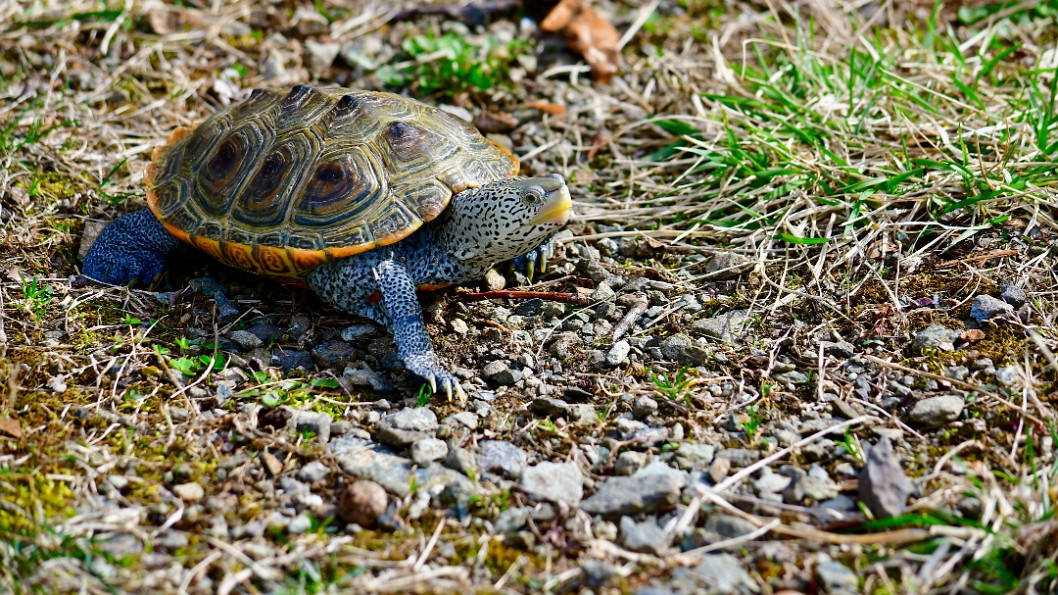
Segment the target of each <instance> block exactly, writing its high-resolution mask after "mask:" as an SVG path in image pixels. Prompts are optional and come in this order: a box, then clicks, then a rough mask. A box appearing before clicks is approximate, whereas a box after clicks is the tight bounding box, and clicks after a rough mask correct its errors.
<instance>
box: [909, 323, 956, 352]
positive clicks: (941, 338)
mask: <svg viewBox="0 0 1058 595" xmlns="http://www.w3.org/2000/svg"><path fill="white" fill-rule="evenodd" d="M960 334H961V333H960V332H959V331H957V330H953V329H950V328H948V327H946V326H944V325H942V324H931V325H929V326H927V327H926V328H925V329H923V330H921V331H919V332H918V333H916V334H915V338H914V339H912V340H911V349H912V350H914V351H915V352H922V350H924V349H939V350H941V351H955V341H957V340H958V339H959V335H960Z"/></svg>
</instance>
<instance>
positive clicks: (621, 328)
mask: <svg viewBox="0 0 1058 595" xmlns="http://www.w3.org/2000/svg"><path fill="white" fill-rule="evenodd" d="M648 305H649V303H648V302H647V296H646V294H642V293H637V294H636V301H634V302H632V307H631V308H629V309H628V312H627V313H626V314H625V316H624V318H622V319H621V322H618V323H617V326H615V327H614V329H613V340H614V341H617V340H618V339H620V338H621V337H623V336H624V334H625V333H627V332H628V331H629V330H630V329H631V328H632V325H633V324H635V321H636V319H638V318H639V317H640V316H642V315H643V312H646V311H647V306H648Z"/></svg>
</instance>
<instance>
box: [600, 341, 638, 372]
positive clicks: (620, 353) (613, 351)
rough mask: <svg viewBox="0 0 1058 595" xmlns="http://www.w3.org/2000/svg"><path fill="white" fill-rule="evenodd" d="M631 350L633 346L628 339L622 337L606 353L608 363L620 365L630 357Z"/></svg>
mask: <svg viewBox="0 0 1058 595" xmlns="http://www.w3.org/2000/svg"><path fill="white" fill-rule="evenodd" d="M631 351H632V347H631V345H629V344H628V341H625V340H623V339H622V340H620V341H618V342H616V343H614V344H613V347H611V348H610V351H609V352H607V354H606V363H607V365H610V366H619V365H621V364H623V363H625V360H627V359H628V354H629V352H631Z"/></svg>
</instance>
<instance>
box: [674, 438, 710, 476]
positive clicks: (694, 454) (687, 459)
mask: <svg viewBox="0 0 1058 595" xmlns="http://www.w3.org/2000/svg"><path fill="white" fill-rule="evenodd" d="M715 455H716V447H714V446H713V445H712V444H688V443H684V444H681V445H680V447H679V449H677V450H676V454H675V455H674V456H673V457H672V464H674V465H676V466H677V467H679V468H680V469H683V470H685V471H692V470H698V469H705V468H706V467H708V466H709V464H710V463H712V462H713V457H714V456H715Z"/></svg>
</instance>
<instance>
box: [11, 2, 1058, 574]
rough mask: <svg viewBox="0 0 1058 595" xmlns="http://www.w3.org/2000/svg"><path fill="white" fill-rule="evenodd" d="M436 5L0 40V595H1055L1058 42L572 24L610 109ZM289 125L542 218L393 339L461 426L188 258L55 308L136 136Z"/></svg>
mask: <svg viewBox="0 0 1058 595" xmlns="http://www.w3.org/2000/svg"><path fill="white" fill-rule="evenodd" d="M431 6H432V7H430V8H425V9H424V8H421V6H420V5H419V4H418V3H407V4H406V5H405V6H401V7H396V8H394V3H374V2H354V3H347V2H346V3H337V2H330V1H328V0H322V1H320V2H316V3H314V4H313V3H304V4H299V3H296V2H265V1H256V0H255V1H251V2H241V3H235V4H230V5H229V4H224V3H200V2H195V1H190V2H184V3H179V4H174V5H167V4H162V3H158V2H153V3H152V2H146V3H142V4H141V3H134V2H131V1H129V2H126V3H124V4H118V3H98V2H96V3H89V2H80V1H79V0H75V1H73V2H64V3H57V2H32V3H30V2H25V3H8V4H0V23H3V25H0V97H2V98H3V101H2V103H0V226H2V227H0V241H2V243H3V250H2V252H0V301H2V302H0V303H2V306H3V314H2V318H0V355H2V357H3V361H2V363H0V377H2V378H3V379H4V380H5V382H2V383H0V397H2V399H0V535H2V536H3V539H2V540H0V589H2V590H4V591H14V592H24V591H40V592H71V591H82V592H92V593H94V592H114V591H117V592H126V591H128V592H141V591H148V590H153V591H159V592H196V593H197V592H213V591H215V592H220V593H229V592H320V591H328V592H329V591H341V592H346V591H351V592H453V591H470V592H504V593H506V592H519V593H520V592H563V593H567V592H576V593H640V594H643V595H646V594H652V595H654V594H663V593H664V594H667V593H734V592H740V593H776V592H780V591H782V592H786V593H791V592H801V593H817V592H823V593H856V592H871V593H896V592H922V593H927V592H939V591H944V592H1007V591H1022V592H1044V591H1048V590H1054V589H1056V588H1058V565H1056V557H1055V556H1056V554H1055V551H1056V550H1058V521H1056V520H1055V515H1054V511H1055V508H1054V499H1055V497H1056V496H1058V493H1056V488H1055V480H1056V479H1058V465H1056V460H1055V455H1054V440H1055V437H1056V435H1058V427H1056V425H1055V418H1054V403H1053V400H1054V399H1053V396H1054V380H1055V374H1056V367H1058V362H1056V360H1055V357H1054V354H1053V352H1054V350H1055V348H1056V338H1058V331H1056V327H1055V318H1054V312H1055V308H1054V305H1055V296H1056V294H1055V291H1054V285H1055V281H1056V279H1055V264H1056V259H1055V247H1056V243H1055V242H1056V238H1058V226H1056V224H1055V215H1056V212H1058V203H1056V200H1055V191H1054V180H1055V177H1054V173H1053V172H1054V162H1053V155H1054V151H1055V150H1056V146H1055V144H1054V142H1053V138H1054V136H1055V131H1056V130H1055V129H1056V127H1058V114H1056V112H1055V110H1054V97H1055V95H1054V93H1055V80H1056V77H1055V66H1058V58H1056V54H1055V51H1054V49H1053V48H1054V42H1055V34H1054V28H1053V24H1054V18H1055V14H1056V13H1058V8H1056V7H1055V6H1054V5H1053V3H1042V4H1022V5H1007V4H1004V5H986V4H979V5H973V6H970V5H967V6H963V7H943V6H940V5H937V7H933V6H932V5H929V4H919V3H908V4H884V3H883V4H877V3H874V2H861V3H857V4H855V5H848V4H840V3H833V4H831V3H822V4H819V3H816V4H793V5H789V4H781V5H776V4H760V3H753V2H750V3H726V4H725V3H722V2H715V1H704V2H698V1H682V0H681V1H680V2H675V1H673V2H669V1H662V2H651V3H644V4H642V5H640V4H639V3H618V2H597V3H595V6H596V7H597V8H598V9H599V11H600V14H601V15H602V16H603V17H604V18H605V19H607V20H609V21H611V22H612V23H613V24H614V25H615V26H616V27H617V29H618V31H619V33H621V34H622V35H623V37H622V39H621V58H622V62H621V64H620V66H619V71H618V73H617V74H616V75H615V76H614V77H613V78H612V79H611V80H609V81H607V82H603V81H602V80H597V79H593V78H592V75H591V69H590V67H589V66H587V65H586V64H585V63H584V61H583V58H582V57H581V56H579V55H578V54H577V53H576V52H573V51H571V50H570V49H569V48H568V47H567V44H566V40H565V39H564V38H563V36H562V35H561V34H555V33H547V32H544V31H541V30H540V27H539V22H540V18H541V17H542V16H543V14H546V10H544V11H543V13H542V14H536V13H537V12H541V10H542V9H540V8H539V7H529V8H530V10H526V9H524V8H522V7H520V6H519V5H518V4H517V3H513V2H512V3H475V4H474V6H473V7H472V8H469V9H467V8H460V7H459V5H458V4H451V5H449V4H438V5H431ZM532 8H536V10H535V11H534V10H532ZM483 48H484V49H483ZM302 82H308V83H314V84H334V83H337V84H344V85H348V86H353V87H357V88H373V89H387V90H391V91H396V92H404V93H407V94H409V95H412V96H416V97H419V98H421V99H424V100H427V101H430V102H432V103H434V104H439V105H444V106H445V107H446V109H449V110H451V111H452V112H453V113H455V114H457V115H460V116H462V117H466V118H467V119H469V120H472V121H474V122H475V123H476V124H477V125H478V126H479V127H480V128H481V129H482V130H483V131H484V132H486V133H487V134H488V135H489V136H490V138H492V139H493V140H495V141H497V142H499V143H501V144H504V145H506V146H509V147H510V148H511V149H512V150H513V152H514V153H515V154H516V155H519V156H520V157H521V158H522V163H523V172H524V173H526V174H544V173H549V172H558V173H562V174H563V175H565V176H566V178H567V180H569V182H570V187H571V191H572V193H573V196H574V200H575V211H576V215H575V217H574V220H573V221H572V222H571V224H570V225H569V226H568V229H567V230H565V231H564V232H563V233H562V234H561V235H560V236H559V238H558V239H559V241H560V246H561V248H560V250H559V253H558V254H557V255H556V257H555V258H554V259H553V260H552V261H551V262H550V264H549V266H548V268H547V270H546V272H544V273H543V274H542V275H537V276H536V277H535V278H534V279H533V282H531V283H530V281H529V280H528V279H527V278H526V277H525V276H524V275H523V273H522V272H519V271H514V270H509V269H507V268H502V269H500V270H494V271H491V272H490V273H489V275H488V276H487V277H486V278H485V279H484V280H483V281H482V283H481V285H480V286H478V287H469V288H463V289H457V290H449V291H445V292H438V293H435V294H431V295H428V296H426V297H424V303H425V304H426V308H425V310H426V317H427V319H428V322H429V325H430V331H431V334H432V336H433V338H434V341H435V343H436V345H437V347H438V351H439V353H440V354H441V355H442V358H443V359H444V361H445V362H447V363H448V364H450V365H451V366H452V367H453V368H454V370H455V371H456V373H457V374H458V375H459V376H460V377H461V378H463V379H464V387H465V388H466V392H467V394H468V396H469V398H468V400H467V401H466V402H459V401H451V402H449V401H446V400H445V399H444V398H443V396H433V395H430V393H429V389H428V387H424V386H422V383H421V381H420V380H419V379H417V378H414V377H412V376H410V375H409V374H407V373H406V372H405V371H404V370H403V368H402V365H401V364H400V361H399V360H398V359H397V358H396V356H395V352H394V346H393V343H392V341H391V339H390V337H389V336H388V335H387V334H386V333H385V331H384V329H380V328H378V327H377V326H376V325H374V324H373V323H370V322H368V321H365V320H360V319H354V318H351V317H349V316H346V315H343V314H341V313H339V312H336V311H333V310H330V309H328V308H326V307H325V306H323V305H322V303H321V302H320V301H319V300H318V299H317V298H315V297H313V296H312V295H310V294H308V293H306V292H304V291H301V290H298V289H294V288H287V287H282V286H277V285H274V284H272V283H269V282H267V281H262V280H261V279H259V278H256V277H253V276H251V275H248V274H242V273H240V272H237V271H233V270H231V269H226V268H224V267H223V266H221V265H218V264H213V263H209V262H207V261H206V260H205V258H203V259H202V260H200V261H195V262H189V263H184V264H182V265H181V266H180V267H178V268H177V269H175V270H173V271H170V273H169V274H168V275H167V276H166V278H165V279H163V280H162V281H161V282H160V283H159V284H158V285H157V286H156V287H151V288H140V289H127V288H120V287H104V286H99V285H95V284H91V283H88V282H86V281H85V280H84V279H83V278H80V277H79V272H80V268H79V267H80V262H81V256H79V255H83V252H84V248H85V246H87V245H88V244H89V243H90V241H91V239H92V238H93V237H94V234H96V233H98V230H99V229H100V227H101V225H102V224H103V223H105V222H106V221H109V220H111V219H113V218H114V217H116V216H118V215H120V214H121V213H125V212H130V211H133V210H137V209H140V208H143V205H144V202H143V197H144V190H143V187H142V182H143V177H142V171H143V167H144V165H145V164H146V162H147V160H148V157H149V154H150V152H151V149H152V148H153V147H155V146H156V145H158V144H159V143H161V142H162V141H164V139H165V138H166V137H167V136H168V133H169V131H171V130H172V129H174V128H176V127H179V126H186V125H191V124H193V123H194V122H197V121H199V120H201V119H202V118H204V117H205V116H207V115H208V114H209V113H211V111H212V110H213V109H214V108H216V107H218V106H222V105H225V104H227V103H229V102H231V101H236V100H238V99H240V98H242V97H243V96H245V94H246V93H247V92H248V91H249V90H250V89H252V88H254V87H258V86H268V87H279V86H283V85H289V84H293V83H302ZM505 288H506V289H512V288H517V289H521V290H526V291H535V292H542V293H543V296H542V297H533V298H530V299H492V300H484V301H480V300H478V299H477V297H478V296H476V295H475V292H481V291H496V290H500V289H505ZM555 294H569V295H568V296H567V297H568V298H569V301H567V302H565V303H564V302H561V301H556V300H555V299H553V298H554V297H555Z"/></svg>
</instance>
